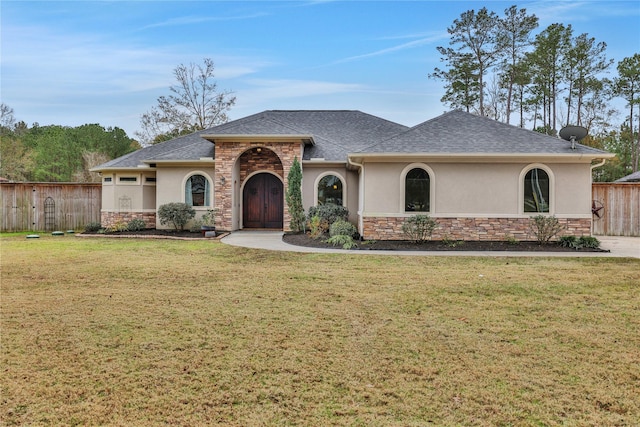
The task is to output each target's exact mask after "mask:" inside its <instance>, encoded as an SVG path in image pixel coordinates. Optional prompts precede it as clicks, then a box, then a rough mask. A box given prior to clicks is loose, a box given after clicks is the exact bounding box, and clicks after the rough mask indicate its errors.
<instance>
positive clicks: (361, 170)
mask: <svg viewBox="0 0 640 427" xmlns="http://www.w3.org/2000/svg"><path fill="white" fill-rule="evenodd" d="M347 163H349V165H351V166H354V167H356V168H358V175H359V178H358V233H360V237H361V238H362V232H363V231H364V221H363V218H362V213H363V209H364V167H363V165H362V163H356V162H354V161H353V160H351V157H350V156H349V155H347Z"/></svg>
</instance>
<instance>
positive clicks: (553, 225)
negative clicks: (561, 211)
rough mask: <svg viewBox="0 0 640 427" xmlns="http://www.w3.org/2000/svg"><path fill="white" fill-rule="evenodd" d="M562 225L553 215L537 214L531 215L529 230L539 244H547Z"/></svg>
mask: <svg viewBox="0 0 640 427" xmlns="http://www.w3.org/2000/svg"><path fill="white" fill-rule="evenodd" d="M563 229H564V226H563V225H562V224H560V223H559V222H558V218H556V217H555V216H545V215H537V216H532V217H531V232H532V233H533V234H534V236H536V240H537V241H538V243H539V244H541V245H542V244H547V243H549V241H550V240H551V239H553V238H554V237H555V236H557V235H558V233H559V232H561V231H562V230H563Z"/></svg>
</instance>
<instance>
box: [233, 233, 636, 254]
mask: <svg viewBox="0 0 640 427" xmlns="http://www.w3.org/2000/svg"><path fill="white" fill-rule="evenodd" d="M282 235H283V232H282V231H235V232H233V233H231V234H229V235H228V236H226V237H224V238H223V239H222V243H226V244H228V245H232V246H241V247H245V248H253V249H267V250H271V251H289V252H306V253H340V254H344V253H348V254H354V255H356V254H357V255H408V256H425V255H427V256H493V257H507V256H509V257H618V258H621V257H631V258H640V237H618V236H597V237H598V240H600V243H601V244H600V247H601V248H603V249H609V250H610V251H611V252H518V251H506V252H501V251H486V252H474V251H433V252H425V251H376V250H372V251H346V250H343V249H321V248H307V247H302V246H294V245H290V244H288V243H285V242H283V241H282Z"/></svg>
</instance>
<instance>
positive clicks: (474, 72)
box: [429, 47, 480, 113]
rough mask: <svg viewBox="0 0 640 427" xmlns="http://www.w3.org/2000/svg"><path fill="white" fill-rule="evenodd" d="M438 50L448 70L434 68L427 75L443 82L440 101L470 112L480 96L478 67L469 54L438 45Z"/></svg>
mask: <svg viewBox="0 0 640 427" xmlns="http://www.w3.org/2000/svg"><path fill="white" fill-rule="evenodd" d="M438 51H439V52H440V53H441V54H442V55H443V57H442V58H441V60H442V61H446V62H447V65H448V70H446V71H445V70H441V69H439V68H436V69H435V70H434V71H433V73H432V74H430V75H429V77H431V78H435V79H439V80H443V81H444V82H445V94H444V95H443V97H442V98H441V99H440V101H442V102H443V103H445V104H448V105H449V106H450V107H451V108H453V109H464V110H465V111H466V112H467V113H468V112H470V110H471V109H472V108H474V107H475V105H476V103H477V102H478V99H479V97H480V85H479V84H478V69H477V67H476V66H475V63H474V62H473V59H472V57H471V54H468V53H467V54H464V53H458V52H455V51H454V50H453V49H451V48H443V47H438Z"/></svg>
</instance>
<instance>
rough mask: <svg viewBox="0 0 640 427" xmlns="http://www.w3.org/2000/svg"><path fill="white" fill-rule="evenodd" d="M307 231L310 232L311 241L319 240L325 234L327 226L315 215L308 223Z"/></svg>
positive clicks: (325, 222)
mask: <svg viewBox="0 0 640 427" xmlns="http://www.w3.org/2000/svg"><path fill="white" fill-rule="evenodd" d="M309 229H310V230H311V237H312V238H313V239H319V238H320V237H322V235H323V234H326V233H327V230H329V224H328V223H327V221H325V220H323V219H321V218H320V217H319V216H317V215H316V216H314V217H312V218H311V220H310V221H309Z"/></svg>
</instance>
